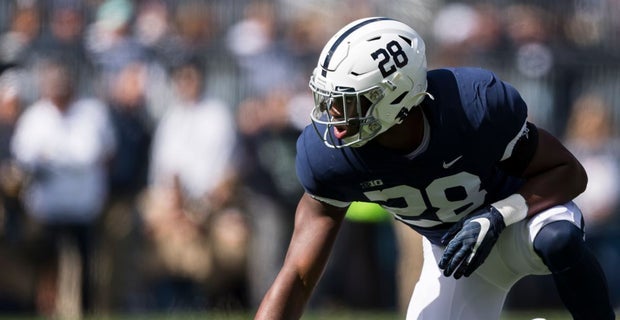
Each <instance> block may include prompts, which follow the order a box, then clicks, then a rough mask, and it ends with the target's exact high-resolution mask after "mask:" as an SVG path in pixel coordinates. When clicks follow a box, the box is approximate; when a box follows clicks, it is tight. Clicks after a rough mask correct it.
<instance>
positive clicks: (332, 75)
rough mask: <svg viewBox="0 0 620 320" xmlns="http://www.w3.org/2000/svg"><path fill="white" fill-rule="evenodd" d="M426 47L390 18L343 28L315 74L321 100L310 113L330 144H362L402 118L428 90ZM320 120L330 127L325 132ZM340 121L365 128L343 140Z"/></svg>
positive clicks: (317, 97)
mask: <svg viewBox="0 0 620 320" xmlns="http://www.w3.org/2000/svg"><path fill="white" fill-rule="evenodd" d="M424 51H425V46H424V41H423V40H422V38H421V37H420V36H419V35H418V33H417V32H416V31H415V30H413V29H412V28H411V27H409V26H408V25H406V24H404V23H402V22H399V21H396V20H393V19H389V18H383V17H372V18H365V19H360V20H356V21H354V22H351V23H350V24H348V25H346V26H345V27H344V28H342V29H341V30H340V31H338V32H337V33H336V34H335V35H334V36H333V37H332V38H331V39H330V40H329V41H328V42H327V44H326V45H325V47H324V48H323V51H322V52H321V55H320V57H319V61H318V65H317V67H316V68H315V69H314V72H313V73H312V77H311V78H310V88H311V89H312V92H313V94H314V104H315V106H314V108H313V109H312V112H311V115H310V116H311V118H312V123H313V125H314V127H315V129H316V130H317V133H319V135H320V136H321V139H323V141H325V144H326V145H328V146H329V147H332V148H341V147H346V146H352V147H360V146H362V145H364V144H365V143H366V142H368V141H369V140H371V139H373V138H374V137H376V136H377V135H378V134H380V133H382V132H384V131H385V130H387V129H389V128H390V127H392V126H393V125H395V124H398V123H401V122H402V121H403V120H404V119H405V117H406V116H407V114H408V112H409V110H411V108H413V107H414V106H417V105H419V104H420V103H421V102H422V100H424V97H425V96H426V95H428V93H427V92H426V86H427V82H426V55H425V52H424ZM429 96H430V95H429ZM335 105H337V106H338V107H339V108H341V111H340V112H338V115H339V117H334V116H333V114H334V112H332V114H331V115H330V108H331V107H332V106H335ZM350 108H355V110H351V109H350ZM318 124H322V125H325V126H326V129H325V130H324V132H320V130H319V128H318V126H317V125H318ZM334 126H353V127H356V128H359V130H358V132H357V133H356V134H354V135H352V136H349V137H345V138H343V139H342V140H341V141H338V139H337V138H336V137H335V136H334V133H333V130H334V129H333V128H334Z"/></svg>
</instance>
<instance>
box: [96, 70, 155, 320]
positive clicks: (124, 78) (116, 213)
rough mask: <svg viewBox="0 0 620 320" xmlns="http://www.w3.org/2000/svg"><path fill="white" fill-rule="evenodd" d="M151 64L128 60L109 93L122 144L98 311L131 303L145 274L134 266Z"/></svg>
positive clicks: (105, 222) (112, 182)
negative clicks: (137, 272)
mask: <svg viewBox="0 0 620 320" xmlns="http://www.w3.org/2000/svg"><path fill="white" fill-rule="evenodd" d="M147 68H148V67H147V66H146V65H145V64H144V63H130V64H127V65H125V67H123V68H122V70H121V71H120V72H119V73H118V75H117V76H116V77H115V78H114V79H112V80H113V81H112V84H111V86H110V92H109V93H108V94H107V95H106V97H107V103H108V105H109V106H110V115H111V122H112V126H113V130H114V135H115V137H116V142H117V147H116V151H115V153H114V155H113V157H112V159H111V162H110V170H109V181H108V182H109V201H108V203H107V208H106V211H105V214H104V216H103V219H102V221H101V225H100V228H101V230H102V240H103V241H102V243H101V250H100V255H99V260H98V261H99V266H98V268H97V270H98V274H97V276H98V279H100V283H99V288H98V290H97V303H98V306H97V309H98V311H108V312H109V311H110V310H112V308H113V307H115V306H123V307H130V306H131V304H132V303H133V302H131V301H129V299H130V298H131V297H132V295H135V294H136V293H137V291H139V290H140V287H141V284H142V283H141V280H142V277H140V276H139V275H137V274H136V273H134V272H127V270H135V269H136V266H138V265H139V264H140V257H141V256H140V255H137V254H136V252H140V251H141V244H142V241H141V240H142V237H141V232H140V229H141V228H140V225H139V223H138V221H139V219H140V217H139V213H138V199H139V197H140V195H141V194H142V192H143V191H144V188H145V187H146V184H147V176H148V164H149V156H150V146H151V140H152V135H153V130H154V121H153V119H152V118H151V116H150V114H149V112H148V108H147V101H146V95H147V92H146V89H147V82H148V79H147V72H148V70H147Z"/></svg>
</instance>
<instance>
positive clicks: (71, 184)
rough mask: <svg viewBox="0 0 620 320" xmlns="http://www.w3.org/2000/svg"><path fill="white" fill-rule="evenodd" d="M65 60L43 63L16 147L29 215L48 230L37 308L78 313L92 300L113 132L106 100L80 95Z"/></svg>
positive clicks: (42, 252)
mask: <svg viewBox="0 0 620 320" xmlns="http://www.w3.org/2000/svg"><path fill="white" fill-rule="evenodd" d="M66 63H67V62H66V61H60V60H46V61H45V63H43V64H42V66H41V70H40V73H39V74H40V86H41V93H42V96H41V98H40V99H39V100H38V101H37V102H35V103H34V104H33V105H32V106H29V107H28V108H27V109H26V110H25V111H24V113H23V114H22V116H21V117H20V118H19V120H18V122H17V125H16V128H15V135H14V137H13V140H12V151H13V153H14V156H15V158H16V160H17V161H18V162H19V164H20V165H21V166H22V167H23V168H24V169H25V170H26V171H27V172H28V173H29V176H30V177H29V182H28V184H27V186H26V192H25V194H24V197H25V198H24V200H25V206H26V210H27V213H28V214H29V215H31V216H32V217H33V218H34V219H35V220H36V221H37V222H38V223H40V224H41V225H42V226H43V228H44V238H43V241H42V247H41V248H40V251H39V252H38V253H39V257H38V258H39V261H38V266H39V267H40V270H39V272H40V273H39V283H38V292H37V307H38V311H39V312H40V313H41V314H43V315H52V314H56V315H59V316H61V317H78V316H79V315H80V314H81V313H82V311H83V310H84V311H89V309H90V306H91V299H90V298H91V293H92V291H91V282H90V281H91V278H90V276H89V275H90V271H91V269H90V267H91V264H90V262H91V260H90V258H91V255H92V252H93V249H94V245H95V238H96V232H95V228H94V227H95V224H96V222H97V219H98V217H99V215H100V214H101V212H102V209H103V206H104V204H105V201H106V199H107V181H106V175H107V173H106V165H107V161H108V160H109V157H110V155H111V154H112V152H113V149H114V137H113V136H112V135H111V132H110V130H109V128H110V126H111V124H110V122H109V119H108V114H107V109H106V106H105V105H104V104H103V103H102V102H101V101H99V100H96V99H94V98H83V97H78V96H76V95H75V92H74V88H75V83H74V81H75V77H74V75H73V74H72V73H71V70H70V69H69V68H68V65H67V64H66Z"/></svg>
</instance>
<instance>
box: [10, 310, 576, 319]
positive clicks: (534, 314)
mask: <svg viewBox="0 0 620 320" xmlns="http://www.w3.org/2000/svg"><path fill="white" fill-rule="evenodd" d="M252 316H253V314H249V313H224V312H201V313H182V312H171V313H158V314H139V315H109V316H92V317H85V318H84V320H198V319H208V320H247V319H252ZM4 319H6V320H9V319H11V320H13V319H15V320H38V319H43V318H36V317H24V316H8V315H3V316H0V320H4ZM389 319H397V320H398V319H404V315H402V314H398V313H390V312H363V311H346V310H340V311H329V312H328V311H322V312H310V313H307V314H306V315H304V316H303V318H302V320H389ZM532 319H546V320H567V319H570V316H569V315H568V314H567V313H565V312H562V311H555V310H552V311H542V310H541V311H531V312H505V314H504V315H503V316H502V317H501V318H500V320H532Z"/></svg>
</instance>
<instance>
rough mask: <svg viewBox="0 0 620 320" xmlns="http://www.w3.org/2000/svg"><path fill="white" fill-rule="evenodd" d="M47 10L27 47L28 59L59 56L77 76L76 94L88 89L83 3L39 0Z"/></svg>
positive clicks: (88, 77) (77, 0) (87, 57)
mask: <svg viewBox="0 0 620 320" xmlns="http://www.w3.org/2000/svg"><path fill="white" fill-rule="evenodd" d="M41 7H42V9H43V10H45V12H47V13H48V20H47V23H46V24H45V25H44V26H45V27H44V28H43V31H42V32H41V34H40V36H39V37H37V38H36V39H35V41H34V43H33V45H32V48H31V50H30V57H29V58H30V59H33V60H34V61H37V60H39V59H42V58H47V57H54V56H58V57H60V56H63V57H64V59H68V61H71V68H73V69H74V72H76V73H77V74H78V76H79V79H78V81H76V82H75V85H76V86H77V87H78V89H76V92H77V93H78V94H87V93H92V90H91V89H92V88H91V87H90V85H92V83H91V80H90V75H92V74H93V71H94V70H93V65H92V63H91V61H90V57H89V56H88V53H87V51H86V47H85V44H84V37H83V35H84V26H85V20H86V17H85V14H86V12H85V7H84V6H83V5H82V3H81V1H79V0H50V1H46V2H45V3H42V4H41Z"/></svg>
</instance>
